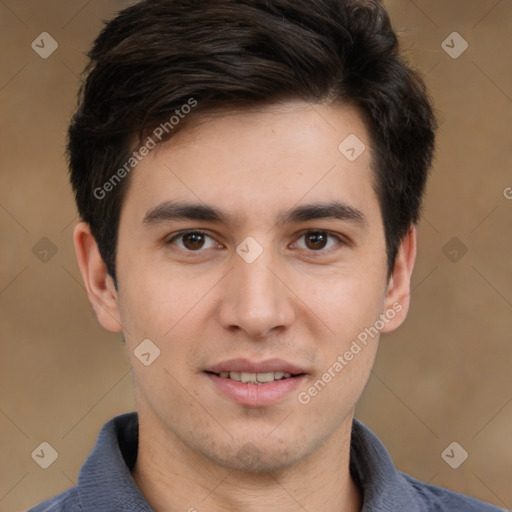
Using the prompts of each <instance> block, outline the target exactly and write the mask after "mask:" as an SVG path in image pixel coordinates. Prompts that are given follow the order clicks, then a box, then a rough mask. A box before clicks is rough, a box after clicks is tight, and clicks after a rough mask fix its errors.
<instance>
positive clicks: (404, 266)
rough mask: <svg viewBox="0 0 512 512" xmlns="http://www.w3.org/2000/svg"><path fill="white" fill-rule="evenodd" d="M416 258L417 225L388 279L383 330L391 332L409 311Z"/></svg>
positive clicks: (406, 241)
mask: <svg viewBox="0 0 512 512" xmlns="http://www.w3.org/2000/svg"><path fill="white" fill-rule="evenodd" d="M415 260H416V227H415V226H411V227H410V228H409V231H408V233H407V234H406V235H405V237H404V238H403V240H402V242H401V243H400V247H399V249H398V253H397V255H396V259H395V264H394V267H393V272H392V274H391V276H390V278H389V281H388V287H387V290H386V296H385V299H384V313H385V314H386V312H387V314H386V318H387V319H388V322H386V324H385V326H384V328H383V329H381V332H390V331H393V330H394V329H396V328H397V327H398V326H400V325H401V324H402V323H403V321H404V320H405V318H406V316H407V312H408V311H409V302H410V293H411V275H412V270H413V268H414V262H415Z"/></svg>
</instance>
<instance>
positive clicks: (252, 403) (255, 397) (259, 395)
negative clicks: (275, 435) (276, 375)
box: [205, 373, 307, 408]
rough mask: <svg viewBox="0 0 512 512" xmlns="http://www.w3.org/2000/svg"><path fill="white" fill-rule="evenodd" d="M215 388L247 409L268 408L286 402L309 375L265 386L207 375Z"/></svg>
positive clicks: (277, 381) (265, 384)
mask: <svg viewBox="0 0 512 512" xmlns="http://www.w3.org/2000/svg"><path fill="white" fill-rule="evenodd" d="M205 376H206V377H207V378H208V379H209V380H210V382H212V384H213V386H214V388H215V389H216V391H217V392H219V393H220V394H221V395H222V396H223V397H224V398H228V399H229V400H231V401H233V402H234V403H235V404H238V405H242V406H245V407H253V408H256V407H267V406H270V405H275V404H277V403H279V402H280V401H282V400H284V399H285V398H286V397H287V396H289V395H290V394H291V393H292V392H293V391H294V390H296V389H297V388H298V387H299V386H300V385H301V383H302V382H304V380H305V379H306V378H307V375H305V374H303V375H298V376H296V377H290V378H289V379H282V380H276V381H274V382H267V383H264V384H245V383H244V382H237V381H236V380H232V379H229V378H224V377H219V376H218V375H215V374H213V373H205Z"/></svg>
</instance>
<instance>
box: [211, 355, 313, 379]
mask: <svg viewBox="0 0 512 512" xmlns="http://www.w3.org/2000/svg"><path fill="white" fill-rule="evenodd" d="M205 371H206V372H212V373H221V372H248V373H267V372H284V373H291V374H292V375H300V374H302V373H307V372H306V370H304V368H301V367H300V366H297V365H294V364H291V363H289V362H287V361H284V360H283V359H267V360H265V361H260V362H255V361H249V360H248V359H230V360H228V361H223V362H222V363H218V364H215V365H213V366H210V367H209V368H206V369H205Z"/></svg>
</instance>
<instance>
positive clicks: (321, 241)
mask: <svg viewBox="0 0 512 512" xmlns="http://www.w3.org/2000/svg"><path fill="white" fill-rule="evenodd" d="M304 236H305V241H306V247H307V248H308V249H311V250H313V251H315V250H319V249H323V248H324V247H325V246H326V245H327V239H328V235H327V233H325V232H324V231H312V232H310V233H306V235H304Z"/></svg>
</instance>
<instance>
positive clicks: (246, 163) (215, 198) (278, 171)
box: [123, 102, 377, 219]
mask: <svg viewBox="0 0 512 512" xmlns="http://www.w3.org/2000/svg"><path fill="white" fill-rule="evenodd" d="M369 149H370V147H369V139H368V135H367V131H366V128H365V126H364V123H363V121H362V119H361V117H360V116H359V115H358V113H357V111H356V110H354V109H351V108H348V107H338V106H327V105H320V104H308V103H305V102H289V103H287V104H284V105H279V106H277V105H276V106H272V107H268V108H265V109H262V110H259V111H241V112H236V113H229V114H223V115H219V116H210V117H202V118H200V119H199V120H198V121H195V122H194V123H191V124H190V125H187V127H186V128H183V130H181V131H179V132H178V133H177V134H176V135H175V136H174V137H172V138H171V139H169V140H168V141H166V142H165V143H162V144H160V145H158V146H157V148H155V149H154V150H152V151H151V152H150V153H149V154H148V155H147V156H146V157H145V158H144V159H143V160H142V161H141V162H140V163H139V164H138V166H137V168H136V169H135V170H134V171H133V173H132V176H131V177H130V181H131V182H130V186H129V187H128V190H127V194H126V196H125V199H124V202H123V210H124V209H128V210H129V211H130V212H133V214H134V215H136V216H137V217H138V218H139V219H142V218H143V217H144V215H145V213H146V212H147V211H148V209H150V208H154V207H155V206H157V205H158V204H160V203H164V202H166V201H169V200H180V201H191V200H193V201H194V202H195V203H205V204H216V205H218V206H222V207H223V208H224V209H230V211H232V212H233V213H234V215H235V217H236V215H237V212H238V213H239V214H240V215H249V214H252V215H267V214H269V212H270V211H273V212H274V213H275V212H276V211H277V210H279V211H280V212H282V210H283V205H284V204H287V205H288V206H291V205H294V204H299V203H300V202H308V203H312V202H319V201H323V202H325V201H336V200H342V201H343V202H344V203H347V204H349V205H350V204H352V205H353V206H354V207H355V208H358V209H362V207H363V203H368V202H375V203H376V201H377V199H376V196H375V194H374V190H373V172H372V170H371V156H370V150H369ZM370 207H371V205H370ZM365 208H368V205H366V206H365Z"/></svg>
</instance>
